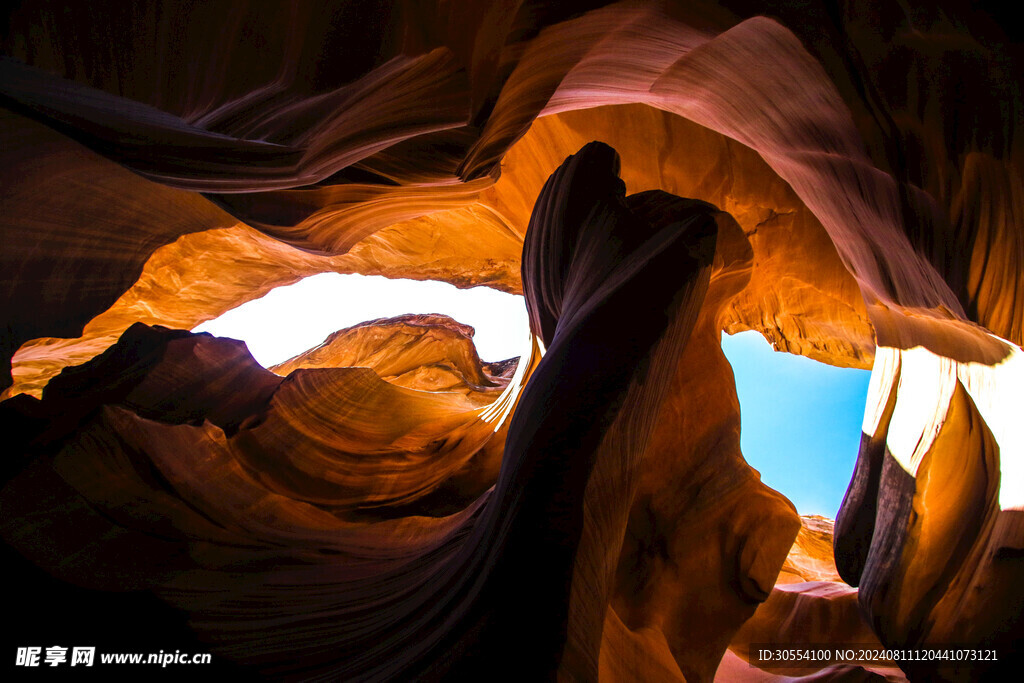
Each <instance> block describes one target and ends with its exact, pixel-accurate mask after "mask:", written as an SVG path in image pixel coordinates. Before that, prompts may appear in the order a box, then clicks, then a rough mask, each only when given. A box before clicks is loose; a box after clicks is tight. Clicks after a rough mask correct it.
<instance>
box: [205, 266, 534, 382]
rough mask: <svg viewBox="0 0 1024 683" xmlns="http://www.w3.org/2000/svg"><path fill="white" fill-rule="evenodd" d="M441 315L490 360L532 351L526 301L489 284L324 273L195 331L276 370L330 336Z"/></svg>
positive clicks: (249, 304) (254, 301)
mask: <svg viewBox="0 0 1024 683" xmlns="http://www.w3.org/2000/svg"><path fill="white" fill-rule="evenodd" d="M435 315H439V316H447V317H448V318H450V319H451V320H452V321H453V322H454V323H458V324H461V325H460V326H458V329H459V331H460V334H461V333H464V334H467V335H469V336H470V337H472V341H473V344H474V345H475V347H476V351H477V353H478V354H479V356H480V358H481V359H483V360H484V361H490V362H497V361H503V360H508V359H511V358H515V357H518V356H520V355H522V354H523V353H526V352H527V351H528V347H529V323H528V321H527V316H526V305H525V303H524V301H523V297H522V296H518V295H514V294H508V293H505V292H500V291H498V290H495V289H491V288H489V287H473V288H472V289H458V288H457V287H455V286H453V285H451V284H448V283H447V282H438V281H435V280H427V281H418V280H407V279H389V278H385V277H381V276H373V275H359V274H339V273H320V274H318V275H313V276H310V277H307V278H303V279H302V280H300V281H299V282H296V283H294V284H290V285H284V286H281V287H277V288H275V289H273V290H271V291H270V292H268V293H267V294H266V295H264V296H263V297H260V298H259V299H254V300H252V301H248V302H246V303H244V304H242V305H240V306H238V307H236V308H233V309H231V310H230V311H227V312H226V313H224V314H222V315H220V316H218V317H217V318H215V319H213V320H210V321H207V322H204V323H202V324H201V325H198V326H197V327H195V328H194V329H193V331H194V332H209V333H211V334H213V335H214V336H218V337H230V338H233V339H240V340H242V341H244V342H245V343H246V345H247V346H248V348H249V351H250V353H252V355H253V358H255V359H256V361H257V362H259V363H260V364H261V365H263V366H264V367H266V368H271V369H273V368H275V367H276V366H282V367H284V366H287V362H288V361H290V359H293V358H295V357H297V356H300V355H303V356H308V354H307V353H305V352H310V353H311V352H313V351H315V350H316V349H317V347H318V346H319V347H321V348H322V347H324V346H325V345H328V344H329V343H330V338H329V337H331V336H332V335H334V334H335V333H337V332H340V331H342V330H345V329H347V328H352V327H354V326H358V325H360V324H363V323H367V322H369V321H375V320H378V321H382V320H383V319H398V318H404V319H409V320H410V321H412V319H414V318H416V317H417V316H419V317H422V316H435ZM439 320H440V318H439ZM467 326H468V328H469V329H466V328H467ZM452 329H455V327H453V328H452ZM321 355H323V354H321ZM323 362H325V363H329V362H330V361H329V360H326V358H325V360H324V361H323ZM307 366H308V365H307ZM281 372H285V371H283V370H282V371H281ZM285 374H286V372H285Z"/></svg>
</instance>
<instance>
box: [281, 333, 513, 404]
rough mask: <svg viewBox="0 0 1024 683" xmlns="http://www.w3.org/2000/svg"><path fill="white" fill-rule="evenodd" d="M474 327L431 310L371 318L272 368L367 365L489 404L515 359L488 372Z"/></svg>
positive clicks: (390, 376)
mask: <svg viewBox="0 0 1024 683" xmlns="http://www.w3.org/2000/svg"><path fill="white" fill-rule="evenodd" d="M474 333H475V331H474V330H473V328H472V327H470V326H469V325H464V324H462V323H460V322H458V321H456V320H455V319H453V318H451V317H449V316H447V315H440V314H434V313H431V314H409V315H403V316H398V317H395V318H382V319H379V320H369V321H367V322H364V323H360V324H358V325H354V326H352V327H348V328H345V329H343V330H338V331H337V332H334V333H332V334H331V335H330V336H328V337H327V339H325V340H324V341H323V342H322V343H321V344H320V345H319V346H316V347H314V348H312V349H310V350H308V351H305V352H303V353H301V354H299V355H297V356H295V357H294V358H292V359H290V360H287V361H285V362H283V363H279V364H278V365H275V366H273V367H271V368H270V370H271V371H272V372H275V373H277V374H278V375H290V374H291V373H292V372H293V371H294V370H299V369H302V368H330V367H363V368H371V369H372V370H373V371H374V372H376V373H377V375H379V376H380V378H381V379H383V380H385V381H387V382H390V383H391V384H394V385H396V386H400V387H406V388H408V389H419V390H423V391H455V392H459V393H463V394H466V395H467V396H469V397H470V398H471V399H473V400H476V401H480V402H481V403H482V404H489V403H491V401H493V400H494V394H495V393H496V392H498V393H500V392H501V391H502V390H503V389H504V388H505V387H506V386H507V385H508V380H509V379H510V377H511V374H512V373H514V372H515V367H516V365H517V363H516V362H515V359H509V363H505V364H502V365H500V366H499V367H497V368H493V369H496V370H498V374H497V375H491V374H489V373H488V372H487V370H488V367H485V365H484V363H483V361H481V360H480V357H479V356H478V355H477V352H476V347H475V346H474V345H473V335H474ZM525 341H527V340H524V342H525ZM524 348H525V344H524ZM502 373H504V374H502Z"/></svg>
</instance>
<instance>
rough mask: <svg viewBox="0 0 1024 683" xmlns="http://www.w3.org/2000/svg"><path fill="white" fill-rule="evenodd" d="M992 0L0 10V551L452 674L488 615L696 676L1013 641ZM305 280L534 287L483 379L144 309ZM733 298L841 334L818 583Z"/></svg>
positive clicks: (1015, 227) (514, 632) (288, 646)
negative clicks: (775, 470) (882, 651)
mask: <svg viewBox="0 0 1024 683" xmlns="http://www.w3.org/2000/svg"><path fill="white" fill-rule="evenodd" d="M115 5H116V6H115ZM996 11H997V10H995V9H989V10H987V12H988V13H985V12H981V11H979V10H977V9H976V8H974V7H972V6H969V5H968V4H967V3H958V2H952V1H951V2H948V3H943V4H942V6H941V8H937V7H935V6H934V3H911V4H910V5H907V4H903V5H892V6H891V7H890V6H889V5H887V4H885V3H873V2H863V1H859V0H855V1H853V2H849V3H846V4H843V5H842V6H841V7H836V6H834V5H833V4H830V3H820V4H819V3H814V2H811V3H806V2H801V3H786V2H780V3H773V4H771V5H770V6H766V5H764V4H757V5H756V6H755V5H753V4H751V3H745V2H738V1H737V2H731V1H726V2H722V3H711V2H685V3H684V2H667V3H666V2H658V3H654V2H645V1H644V0H639V1H637V2H620V3H608V2H593V3H588V2H572V3H543V2H514V3H486V2H457V3H454V4H453V3H427V4H426V5H416V6H415V7H413V5H410V4H407V3H391V2H384V1H382V2H365V3H353V2H349V3H346V2H323V3H299V4H297V5H293V4H289V3H281V4H280V5H275V6H273V7H267V6H264V5H262V4H261V5H256V4H253V3H248V2H242V1H237V2H225V3H210V4H207V5H202V6H198V7H197V6H194V4H192V3H169V4H165V5H162V6H161V8H160V10H159V11H157V10H156V9H153V8H147V7H143V8H139V7H136V6H133V5H131V4H124V5H123V6H122V5H120V4H116V3H115V4H114V5H110V6H100V7H97V6H92V5H88V4H82V5H80V6H79V5H72V6H71V7H69V8H67V9H65V8H59V9H58V8H55V7H53V6H51V5H50V4H49V3H44V2H33V1H32V0H30V1H29V2H25V3H21V4H20V5H19V6H18V7H17V8H14V9H11V10H8V16H7V17H6V21H5V22H4V23H3V29H2V30H3V31H4V36H3V43H2V45H3V48H2V49H3V54H4V57H3V60H2V61H0V90H2V92H3V95H4V99H3V106H4V111H3V113H2V116H0V136H2V138H3V145H0V155H2V160H3V164H2V165H0V174H2V177H3V192H2V193H0V220H2V221H3V228H4V241H3V246H2V249H0V259H2V260H0V282H2V283H3V285H2V286H3V289H2V292H3V299H2V306H3V309H2V313H3V318H4V321H5V325H6V326H5V328H4V330H3V335H2V342H0V355H2V357H3V360H4V364H5V367H6V365H7V363H8V361H10V362H11V376H10V377H9V378H6V373H5V375H4V376H5V379H4V382H3V383H4V385H8V384H9V385H10V386H9V387H8V391H7V393H6V394H5V398H7V400H5V401H4V402H3V403H0V417H2V418H3V420H4V424H5V425H6V428H5V436H6V438H7V440H8V443H9V449H10V457H9V458H8V459H7V461H6V462H7V464H6V465H5V468H4V477H5V482H6V483H5V485H4V488H3V489H2V490H0V505H2V510H3V515H2V518H3V537H4V539H5V541H6V543H7V547H6V551H7V558H8V565H9V566H11V567H14V568H16V569H17V571H18V572H19V574H18V576H20V577H23V582H24V584H25V585H30V586H36V587H39V588H40V589H45V591H48V593H47V594H49V595H51V596H52V598H50V599H52V600H53V603H52V604H50V605H49V606H48V609H50V610H53V609H56V610H58V612H59V611H61V610H65V611H66V607H64V606H61V603H60V600H61V599H62V598H63V599H67V600H70V601H73V602H74V603H75V604H81V605H88V607H86V608H84V609H85V610H86V613H87V614H89V615H94V616H93V618H92V619H89V618H86V617H82V616H79V617H77V618H76V619H77V620H78V622H77V623H78V624H79V626H80V627H81V628H85V627H86V626H88V627H90V628H91V629H92V631H93V632H97V633H98V632H108V633H113V634H117V636H118V637H119V638H121V639H125V638H129V639H130V638H132V637H134V638H136V639H138V638H139V635H138V634H132V633H131V629H125V628H124V627H123V626H120V627H119V626H117V624H118V623H122V624H123V623H130V622H131V620H132V619H139V618H140V615H146V614H150V613H154V611H160V610H163V611H160V612H159V613H160V614H162V615H164V616H165V619H164V621H165V622H166V623H167V624H168V625H167V626H165V627H161V628H163V629H165V630H166V631H167V633H168V634H172V635H173V637H175V638H177V639H178V642H194V643H195V647H204V648H209V649H212V651H214V652H215V653H217V655H218V657H219V658H221V660H222V661H223V662H225V663H226V662H231V663H234V665H237V666H239V667H243V669H244V670H245V671H247V672H253V671H255V672H259V673H261V674H264V675H269V676H285V675H290V676H296V677H299V676H305V675H322V676H325V677H330V678H338V677H345V676H351V677H365V678H388V677H391V678H398V679H403V678H404V679H408V678H410V677H417V676H419V677H423V678H435V679H436V678H446V677H447V678H458V677H466V676H475V677H479V678H483V677H485V676H486V675H487V674H489V673H491V672H493V670H494V666H495V664H494V663H495V662H498V661H500V662H502V667H503V670H505V669H504V667H507V666H508V662H509V659H510V658H509V657H508V656H507V655H508V651H509V648H510V647H511V646H510V645H509V643H513V642H514V643H517V644H518V645H517V646H516V648H515V652H516V653H517V656H516V657H514V658H512V659H514V660H516V661H515V662H514V663H513V664H512V665H511V666H512V667H513V669H514V670H513V669H508V670H507V673H508V674H509V675H512V674H516V675H520V680H535V679H536V678H550V677H554V676H562V677H566V678H569V677H575V678H577V679H580V680H594V679H598V678H600V679H604V680H683V679H685V680H690V681H700V680H711V678H712V677H713V676H715V672H716V671H718V676H719V677H720V678H721V677H722V676H723V675H724V674H723V671H724V670H723V669H722V668H721V667H722V666H726V665H729V664H730V662H731V663H732V664H736V661H735V660H734V659H733V658H738V657H739V655H737V654H736V653H737V652H740V650H741V648H740V649H738V648H739V646H738V645H737V643H739V641H738V640H737V639H740V640H742V639H743V638H745V637H746V636H745V635H744V634H746V633H755V632H756V633H757V634H759V635H758V637H760V636H761V635H767V634H769V633H771V634H773V639H777V640H779V641H780V642H781V641H783V640H786V639H789V640H793V641H799V640H801V639H803V638H810V635H809V634H814V635H815V637H814V638H813V639H812V640H815V641H816V642H822V640H824V638H819V635H821V634H820V633H819V632H820V631H822V630H828V629H829V628H832V627H833V626H834V627H835V629H836V632H837V633H851V634H854V633H856V634H864V635H866V633H865V632H864V631H862V630H857V629H862V628H863V627H864V625H865V624H866V625H867V627H868V628H870V629H871V631H872V632H873V634H874V636H873V637H876V638H878V640H879V642H881V643H883V644H885V645H887V646H907V647H912V646H918V645H928V644H945V643H955V644H959V645H968V646H979V647H991V648H995V649H997V651H998V653H999V659H998V661H997V662H992V663H988V664H985V665H983V664H978V665H975V666H972V667H959V668H953V667H950V666H946V665H943V664H942V663H937V662H913V663H909V664H904V672H905V673H906V674H907V675H908V676H909V677H910V678H911V679H920V680H933V679H935V678H945V679H950V680H973V679H978V678H981V677H983V676H990V677H993V678H995V677H997V676H999V675H1000V674H1001V673H1003V672H1004V671H1012V670H1015V669H1014V667H1017V666H1018V665H1019V653H1018V648H1017V645H1016V642H1017V640H1018V639H1019V638H1020V637H1021V636H1022V635H1024V633H1022V630H1024V625H1022V624H1021V620H1020V612H1021V605H1022V604H1024V595H1022V594H1021V590H1022V589H1021V586H1022V585H1024V581H1022V578H1024V577H1022V574H1024V565H1022V564H1021V563H1022V559H1021V549H1022V548H1024V530H1022V529H1024V528H1022V526H1021V523H1020V522H1021V520H1020V515H1021V506H1022V505H1024V464H1022V463H1024V452H1022V448H1024V434H1022V432H1021V430H1022V429H1024V427H1022V426H1021V425H1022V424H1024V423H1022V422H1021V421H1020V419H1019V417H1018V416H1017V413H1019V406H1021V405H1024V396H1022V392H1024V371H1022V361H1021V358H1022V356H1021V349H1020V345H1021V343H1022V341H1024V306H1022V302H1024V277H1022V264H1024V236H1022V232H1021V227H1020V222H1021V216H1022V215H1024V178H1022V165H1024V148H1022V143H1021V138H1020V136H1019V134H1018V133H1019V127H1020V125H1021V122H1022V109H1021V107H1022V104H1021V103H1022V101H1024V100H1022V98H1021V87H1020V74H1021V73H1022V72H1024V71H1022V69H1021V64H1020V61H1019V60H1020V44H1019V41H1018V39H1019V36H1018V35H1016V33H1011V34H1009V35H1007V33H1006V31H1011V32H1012V31H1014V30H1015V29H1014V28H1013V27H1014V26H1015V24H1014V22H1012V21H1010V20H1008V18H1007V17H1005V16H1000V15H997V14H992V12H996ZM594 140H600V141H603V142H604V143H607V144H608V145H611V147H612V148H614V149H615V150H616V151H617V154H615V153H614V152H611V150H610V148H608V147H604V146H601V145H593V146H586V145H588V143H590V142H591V141H594ZM580 150H583V151H582V152H580V154H579V155H578V156H576V157H573V160H570V161H568V162H566V164H565V165H563V161H565V160H566V158H567V157H569V155H572V154H576V153H577V152H579V151H580ZM556 169H560V170H557V173H556ZM553 174H554V175H553ZM652 191H660V192H664V193H667V194H661V193H655V194H652V193H651V192H652ZM680 197H689V198H692V200H682V199H679V198H680ZM666 259H667V260H668V261H666ZM668 262H671V263H672V265H671V266H670V265H668ZM323 271H335V272H358V273H364V274H382V275H388V276H394V277H409V278H414V279H441V280H445V281H448V282H452V283H453V284H456V285H459V286H475V285H481V284H485V285H489V286H493V287H496V288H498V289H502V290H504V291H509V292H514V293H525V294H526V295H527V301H528V305H529V308H530V316H531V324H532V328H533V332H534V334H535V335H536V337H537V339H539V340H540V342H539V343H537V344H535V346H534V351H533V353H532V354H530V355H529V356H524V358H522V359H520V361H519V363H518V364H517V366H516V368H515V369H514V370H513V368H512V366H511V364H509V365H502V366H487V365H485V364H482V363H481V362H480V359H479V358H478V357H477V355H476V353H475V350H473V348H472V345H471V344H470V343H469V339H468V335H467V332H466V331H465V330H464V329H463V328H462V326H460V325H459V324H458V323H455V322H450V321H443V320H440V319H430V320H415V319H393V320H390V321H374V322H373V323H371V324H367V325H364V326H357V327H355V328H351V329H349V330H345V331H340V332H339V333H337V334H336V335H335V336H334V337H332V339H331V340H329V341H328V342H327V343H325V345H324V346H322V347H321V348H320V349H318V350H314V351H311V352H309V353H308V354H305V355H303V356H300V357H299V358H296V359H293V360H292V361H289V362H288V363H286V364H284V365H283V366H281V367H279V368H277V371H278V373H280V374H275V373H273V372H270V371H267V370H264V369H262V368H260V367H259V366H258V365H256V364H255V363H254V362H253V361H252V360H251V358H249V357H248V355H247V353H246V352H245V349H244V347H242V346H241V345H240V344H238V343H234V342H230V341H227V340H217V339H213V338H210V337H208V336H205V335H191V334H189V333H187V332H183V331H182V330H186V329H191V328H192V327H194V326H195V325H197V324H199V323H200V322H202V321H204V320H208V319H210V318H212V317H215V316H216V315H219V314H220V313H222V312H224V311H226V310H228V309H230V308H232V307H233V306H236V305H238V304H240V303H242V302H243V301H245V300H249V299H252V298H255V297H257V296H260V295H262V294H263V293H265V292H266V291H268V290H269V289H271V288H272V287H274V286H277V285H280V284H287V283H290V282H294V281H295V280H297V279H298V278H301V277H303V276H305V275H309V274H313V273H316V272H323ZM627 293H628V302H626V301H625V300H624V299H623V297H627ZM744 329H752V330H758V331H760V332H761V333H762V334H764V335H765V336H766V337H767V338H769V339H770V340H771V341H773V343H774V344H775V345H776V347H777V348H779V349H780V350H786V351H790V352H794V353H800V354H803V355H806V356H809V357H811V358H815V359H818V360H822V361H824V362H828V363H832V364H837V365H845V366H852V367H872V368H873V375H872V385H871V389H870V394H869V399H868V405H867V406H866V410H865V419H864V428H863V432H864V434H863V437H862V447H861V452H860V454H859V458H858V463H857V468H856V471H855V472H854V474H853V478H852V481H851V484H850V488H849V491H848V493H847V496H846V500H845V501H844V504H843V507H842V509H841V511H840V514H839V519H837V520H836V527H835V538H834V550H835V553H834V559H835V567H836V571H837V573H838V574H839V575H840V576H841V577H842V578H843V579H844V580H845V581H846V582H847V583H848V584H850V585H852V586H856V587H857V589H858V590H857V591H856V593H855V592H854V591H853V590H852V589H850V588H846V587H843V586H842V585H841V584H838V583H835V581H834V578H835V577H834V576H833V575H832V574H831V573H830V570H829V569H828V566H827V562H826V561H825V558H823V557H822V556H821V545H822V543H823V542H824V541H823V539H824V536H822V535H820V534H819V535H817V536H816V535H815V533H816V532H815V531H814V529H812V528H811V527H810V526H807V525H805V527H804V530H803V531H802V532H800V534H799V535H798V531H800V529H801V526H800V524H799V521H798V518H797V516H796V513H795V511H794V510H793V509H792V506H791V505H790V504H789V503H788V501H786V500H785V498H784V497H782V496H781V495H780V494H778V493H776V492H773V491H771V490H770V489H767V488H766V487H764V486H763V485H762V484H760V482H759V481H758V477H757V474H756V473H755V472H754V471H753V470H751V469H750V468H749V467H748V466H747V465H746V464H745V463H744V462H743V459H742V455H741V453H740V450H739V413H738V403H737V401H736V398H735V391H734V389H733V385H732V380H731V372H730V370H729V367H728V364H727V363H726V361H725V359H724V357H723V356H722V354H721V350H720V349H719V348H718V339H719V335H720V333H721V331H722V330H726V331H729V332H735V331H739V330H744ZM542 345H543V346H544V347H545V348H546V350H547V355H546V356H544V359H543V360H541V350H540V349H541V346H542ZM90 359H91V360H90ZM354 366H358V367H354ZM62 371H63V373H62ZM781 390H784V388H780V391H781ZM822 533H824V532H822ZM794 537H796V538H798V542H797V548H798V549H800V552H797V553H796V554H793V553H790V559H789V561H788V563H786V562H787V560H786V557H787V552H789V549H790V547H791V545H792V542H793V538H794ZM799 539H803V540H802V541H801V540H799ZM801 553H802V554H801ZM811 558H813V561H812V559H811ZM784 563H786V564H785V565H784ZM822 563H825V564H822ZM780 569H781V570H782V574H781V578H780ZM50 576H52V577H56V579H59V580H60V582H56V581H52V580H51V579H50V578H49V577H50ZM822 580H824V581H826V582H827V584H826V585H823V586H817V587H813V586H814V582H820V581H822ZM64 582H67V583H64ZM15 583H17V581H15ZM801 585H803V586H805V588H796V586H801ZM806 586H812V587H810V588H807V587H806ZM95 590H103V591H121V592H123V591H142V592H140V593H130V594H120V597H117V598H114V597H103V598H96V597H95V596H97V595H101V596H111V595H115V594H114V593H96V592H95ZM104 600H107V601H110V602H109V604H111V605H115V606H116V609H115V608H111V609H110V610H109V611H104V610H103V609H102V606H103V605H104V604H107V603H104ZM762 601H763V602H762ZM855 602H856V609H854V603H855ZM758 604H761V605H762V607H761V608H758V607H757V605H758ZM808 606H810V607H808ZM118 610H120V611H119V612H118ZM855 611H856V612H859V614H861V615H862V616H863V622H857V621H856V620H855V619H854V618H853V617H852V616H851V615H853V614H854V612H855ZM801 613H803V614H817V615H818V617H816V618H811V617H807V618H802V617H801V618H798V617H793V618H789V617H787V616H785V615H797V614H801ZM117 614H121V615H122V617H121V618H119V617H118V616H117ZM526 615H528V616H526ZM16 621H18V622H19V623H24V624H26V625H29V626H30V625H32V624H36V625H37V626H38V627H39V630H38V637H39V639H40V641H49V640H51V638H50V634H52V633H53V631H52V630H51V631H47V630H45V629H46V628H47V626H48V625H47V620H43V619H42V618H39V617H32V616H31V615H27V614H26V615H23V616H22V618H21V619H20V620H16ZM49 621H52V620H49ZM783 621H785V623H786V626H785V628H783ZM521 623H528V624H530V625H531V627H530V628H529V629H523V628H521V627H520V626H519V624H521ZM513 624H515V626H513ZM828 624H831V625H832V626H827V625H828ZM840 624H846V625H847V626H843V627H842V628H840V626H839V625H840ZM29 626H26V628H29ZM847 627H848V628H847ZM49 628H51V629H52V628H53V627H52V626H49ZM844 629H846V630H844ZM851 629H852V630H851ZM30 632H33V633H35V631H31V629H30ZM750 637H753V635H751V636H750ZM850 637H853V635H851V636H850ZM857 637H860V635H858V636H857ZM524 638H525V639H527V640H529V642H528V643H527V642H526V640H524ZM190 639H191V640H190ZM115 640H116V639H115ZM132 642H140V645H141V646H140V647H139V650H140V651H142V650H147V649H152V648H153V647H154V644H153V643H152V642H150V643H149V644H148V646H147V645H146V643H145V642H144V641H137V640H136V641H132ZM40 644H42V642H40ZM65 644H66V643H65ZM730 644H731V645H730ZM739 644H740V645H742V643H739ZM730 646H731V647H732V648H733V650H730V651H729V652H728V653H727V650H726V648H727V647H730ZM155 647H156V648H157V649H159V647H160V645H159V644H156V645H155ZM122 649H125V650H126V649H127V648H122ZM523 653H525V654H523ZM520 654H522V656H519V655H520ZM723 658H724V660H723ZM740 661H741V663H742V660H740ZM720 662H721V663H722V664H721V666H720ZM742 664H743V666H744V667H746V664H745V663H742ZM516 667H518V668H516ZM1001 667H1002V668H1001ZM747 670H748V671H749V667H747ZM729 671H731V672H732V673H731V674H729V675H733V674H735V675H738V673H737V672H738V671H740V669H735V668H734V669H730V670H729ZM854 674H856V675H861V674H863V675H865V676H866V675H869V674H871V672H868V671H862V672H860V673H859V674H857V673H856V672H853V673H851V672H850V671H846V672H845V674H844V675H851V676H853V675H854Z"/></svg>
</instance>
